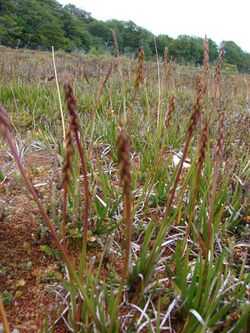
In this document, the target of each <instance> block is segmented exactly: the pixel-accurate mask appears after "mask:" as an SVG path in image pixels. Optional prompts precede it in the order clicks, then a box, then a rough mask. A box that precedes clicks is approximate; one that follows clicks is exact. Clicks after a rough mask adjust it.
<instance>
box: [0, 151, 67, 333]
mask: <svg viewBox="0 0 250 333" xmlns="http://www.w3.org/2000/svg"><path fill="white" fill-rule="evenodd" d="M29 156H30V154H29ZM1 158H2V159H1V161H0V167H1V169H2V171H3V173H4V174H5V175H8V177H7V179H6V180H5V181H4V182H2V183H0V292H2V293H3V299H4V301H5V310H6V313H7V317H8V321H9V323H10V326H11V329H13V328H17V329H19V331H20V333H22V332H38V331H39V330H40V329H42V327H43V324H44V319H45V316H46V314H49V317H51V316H52V317H55V318H57V315H58V314H57V313H56V312H57V310H56V308H57V304H56V303H57V300H56V293H55V292H54V291H53V289H55V288H56V285H57V282H55V281H52V280H53V279H49V278H48V279H47V277H48V276H50V275H49V274H52V275H54V274H59V276H60V263H59V261H58V260H57V259H56V258H55V256H54V255H53V254H52V255H46V254H45V253H44V251H43V249H42V247H41V245H40V244H35V238H36V235H37V230H38V227H39V224H41V220H40V214H39V212H38V210H37V208H36V205H35V203H34V202H33V200H32V199H31V198H30V197H29V195H28V193H27V191H26V189H25V188H24V185H23V182H22V180H21V178H20V176H18V174H17V173H16V168H15V164H14V162H13V160H12V159H11V158H9V157H8V155H5V154H2V153H1ZM40 158H41V159H42V160H43V166H42V168H43V171H44V172H43V173H42V172H40V171H41V170H40V171H39V172H36V171H37V170H38V169H37V170H35V169H34V168H36V162H39V165H40V167H41V164H40V162H41V159H40ZM40 158H39V160H38V158H37V156H32V160H31V159H30V161H28V160H26V167H27V171H28V172H31V166H32V172H33V182H34V184H38V183H41V180H42V181H43V182H44V174H46V173H47V172H49V167H50V170H51V157H49V156H47V157H46V156H40ZM49 162H50V163H49ZM34 170H35V171H34ZM46 171H47V172H46ZM50 173H51V172H50ZM47 175H48V174H47ZM46 177H48V176H46ZM41 178H43V179H41ZM45 179H46V181H47V182H48V183H49V179H47V178H45ZM44 186H45V188H46V185H44ZM45 191H46V190H45ZM42 244H44V242H43V243H42ZM6 303H9V304H6ZM0 319H1V317H0ZM0 322H1V320H0ZM56 331H57V332H62V330H61V329H60V328H58V330H56Z"/></svg>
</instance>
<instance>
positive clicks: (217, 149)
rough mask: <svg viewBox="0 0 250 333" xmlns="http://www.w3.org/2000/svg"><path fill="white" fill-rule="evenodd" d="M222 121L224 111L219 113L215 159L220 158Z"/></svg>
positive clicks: (222, 134)
mask: <svg viewBox="0 0 250 333" xmlns="http://www.w3.org/2000/svg"><path fill="white" fill-rule="evenodd" d="M224 122H225V112H224V111H222V112H221V113H220V118H219V124H218V138H217V146H216V159H218V160H222V153H223V144H224Z"/></svg>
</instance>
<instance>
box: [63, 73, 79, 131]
mask: <svg viewBox="0 0 250 333" xmlns="http://www.w3.org/2000/svg"><path fill="white" fill-rule="evenodd" d="M64 94H65V101H66V104H67V109H68V113H69V117H70V123H71V128H72V130H73V131H74V132H78V131H79V129H80V123H79V119H78V116H77V101H76V98H75V95H74V92H73V89H72V86H71V84H70V82H69V81H68V80H67V79H65V80H64Z"/></svg>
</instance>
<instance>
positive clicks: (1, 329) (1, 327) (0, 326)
mask: <svg viewBox="0 0 250 333" xmlns="http://www.w3.org/2000/svg"><path fill="white" fill-rule="evenodd" d="M0 333H4V329H3V324H0ZM12 333H20V331H19V330H18V329H17V328H14V330H13V331H12Z"/></svg>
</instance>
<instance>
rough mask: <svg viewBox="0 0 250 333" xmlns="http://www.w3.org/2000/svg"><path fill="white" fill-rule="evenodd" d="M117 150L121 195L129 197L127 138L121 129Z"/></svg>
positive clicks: (129, 180)
mask: <svg viewBox="0 0 250 333" xmlns="http://www.w3.org/2000/svg"><path fill="white" fill-rule="evenodd" d="M117 148H118V161H119V165H120V176H121V185H122V187H123V193H124V194H125V195H129V193H130V186H131V179H130V154H129V137H128V135H127V133H126V131H125V129H122V130H121V131H120V133H119V136H118V142H117Z"/></svg>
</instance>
